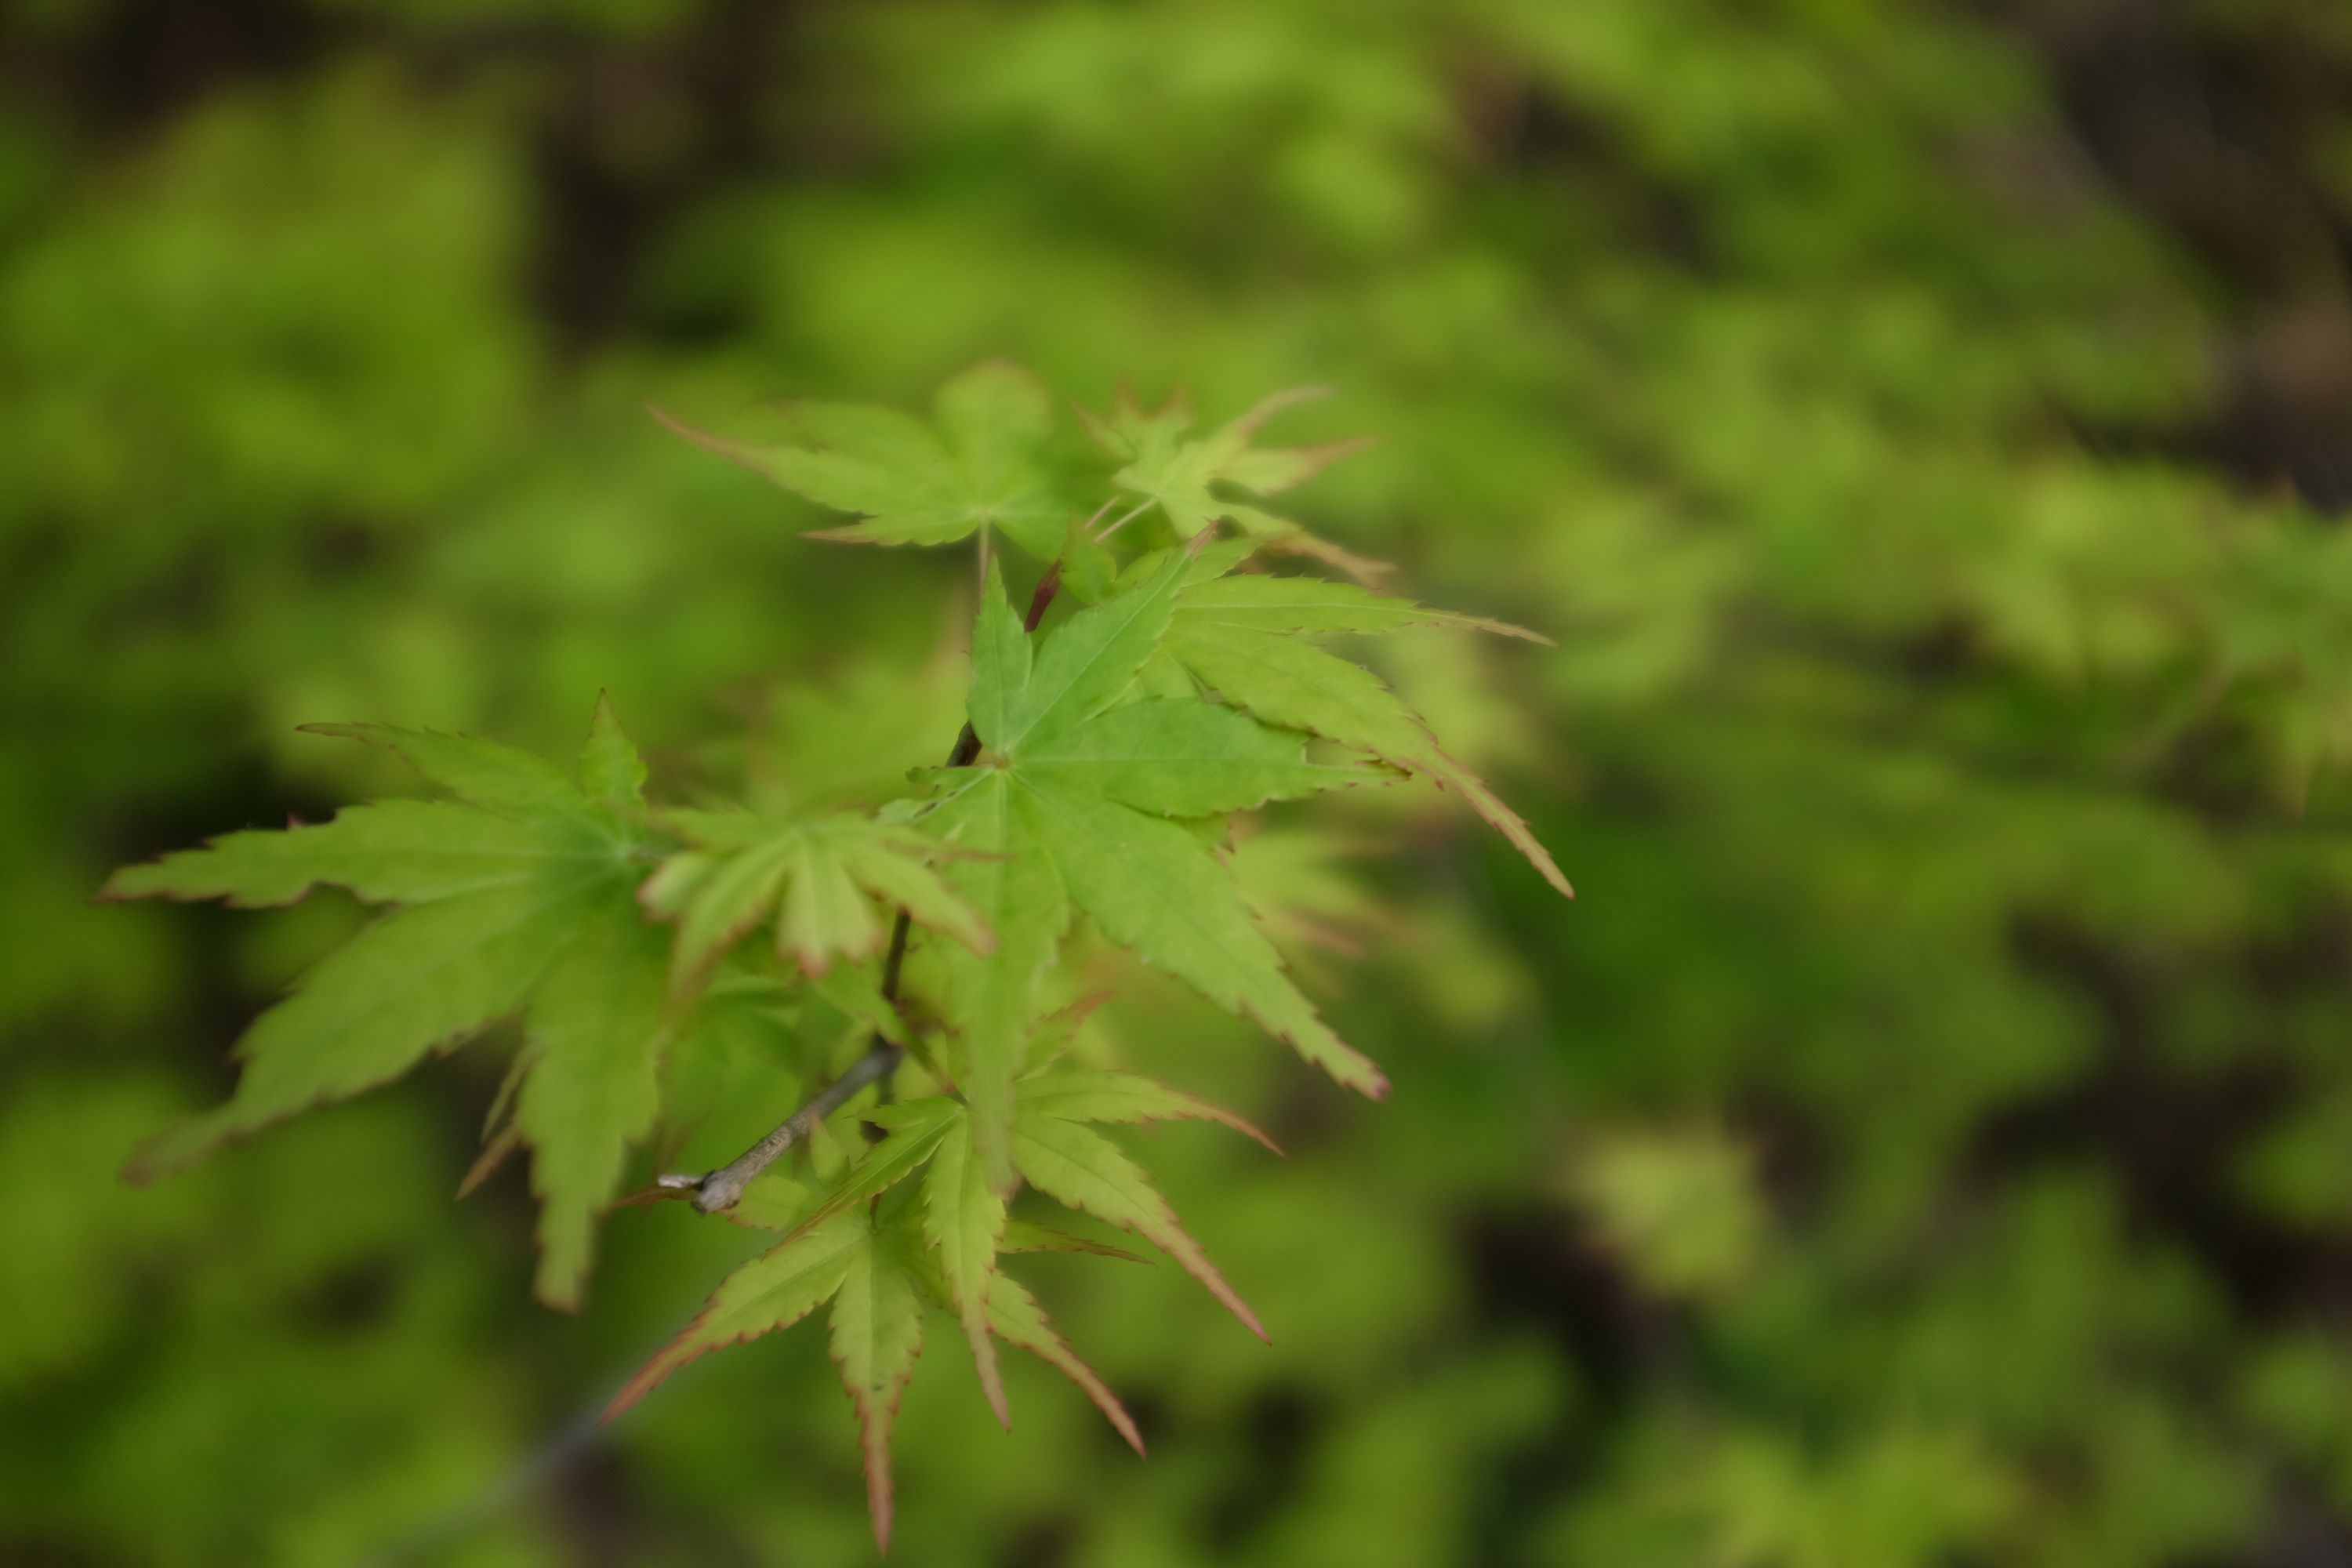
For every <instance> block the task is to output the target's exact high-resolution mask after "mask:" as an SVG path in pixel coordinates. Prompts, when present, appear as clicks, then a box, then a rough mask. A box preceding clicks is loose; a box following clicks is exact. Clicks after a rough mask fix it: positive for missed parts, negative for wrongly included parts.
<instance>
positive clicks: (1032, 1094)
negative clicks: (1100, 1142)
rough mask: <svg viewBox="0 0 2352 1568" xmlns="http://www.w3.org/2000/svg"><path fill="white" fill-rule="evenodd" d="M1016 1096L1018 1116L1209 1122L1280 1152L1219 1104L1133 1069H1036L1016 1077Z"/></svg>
mask: <svg viewBox="0 0 2352 1568" xmlns="http://www.w3.org/2000/svg"><path fill="white" fill-rule="evenodd" d="M1020 1095H1021V1110H1022V1111H1023V1113H1024V1115H1025V1114H1028V1113H1031V1112H1034V1113H1035V1114H1037V1115H1040V1116H1058V1117H1060V1118H1061V1119H1062V1120H1063V1121H1121V1122H1138V1121H1213V1122H1216V1123H1217V1124H1218V1125H1220V1126H1223V1127H1230V1128H1232V1129H1233V1130H1234V1131H1236V1132H1239V1133H1241V1134H1242V1135H1243V1136H1244V1137H1248V1138H1255V1139H1256V1140H1257V1141H1258V1142H1260V1143H1263V1144H1265V1147H1266V1148H1267V1149H1268V1150H1269V1151H1271V1152H1274V1153H1276V1154H1279V1153H1281V1152H1282V1150H1281V1149H1280V1147H1278V1146H1277V1145H1276V1142H1275V1141H1274V1140H1273V1139H1271V1138H1269V1137H1267V1136H1266V1135H1265V1133H1263V1132H1261V1131H1258V1130H1257V1128H1256V1127H1255V1126H1254V1125H1252V1124H1251V1123H1250V1122H1248V1121H1244V1120H1243V1119H1242V1118H1241V1117H1239V1116H1236V1115H1234V1113H1233V1112H1232V1111H1230V1110H1226V1109H1225V1108H1224V1107H1223V1106H1221V1105H1212V1104H1210V1103H1209V1102H1208V1101H1207V1100H1196V1099H1194V1098H1193V1097H1192V1096H1191V1095H1189V1094H1186V1093H1184V1092H1182V1091H1181V1090H1180V1089H1170V1088H1169V1087H1168V1086H1167V1085H1165V1084H1162V1083H1155V1082H1153V1081H1152V1080H1151V1079H1148V1078H1139V1077H1137V1076H1136V1075H1135V1074H1133V1073H1126V1072H1083V1071H1073V1070H1064V1071H1060V1072H1049V1073H1041V1074H1039V1075H1038V1076H1036V1077H1034V1078H1028V1079H1022V1080H1021V1087H1020Z"/></svg>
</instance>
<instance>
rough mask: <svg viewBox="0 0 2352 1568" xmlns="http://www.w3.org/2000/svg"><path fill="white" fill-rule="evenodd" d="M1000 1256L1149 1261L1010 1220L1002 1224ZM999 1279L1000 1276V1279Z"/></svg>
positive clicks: (1030, 1222) (1026, 1221)
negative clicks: (1021, 1254)
mask: <svg viewBox="0 0 2352 1568" xmlns="http://www.w3.org/2000/svg"><path fill="white" fill-rule="evenodd" d="M996 1250H997V1251H999V1252H1079V1253H1085V1254H1087V1255H1088V1256H1089V1257H1094V1258H1119V1259H1121V1260H1122V1261H1124V1262H1128V1263H1145V1262H1149V1261H1150V1259H1148V1258H1144V1257H1142V1256H1141V1255H1139V1254H1138V1253H1133V1252H1129V1251H1128V1250H1127V1249H1126V1248H1124V1247H1112V1246H1110V1245H1109V1244H1108V1243H1107V1242H1100V1241H1090V1240H1088V1239H1087V1237H1083V1236H1072V1235H1071V1234H1070V1233H1069V1232H1068V1231H1066V1230H1056V1229H1055V1227H1054V1226H1050V1225H1039V1224H1038V1223H1037V1222H1036V1221H1035V1220H1029V1219H1009V1220H1006V1221H1005V1222H1004V1239H1003V1241H1002V1242H1001V1243H1000V1244H999V1245H998V1247H997V1248H996ZM999 1277H1000V1278H1002V1276H999Z"/></svg>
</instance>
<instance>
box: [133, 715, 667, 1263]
mask: <svg viewBox="0 0 2352 1568" xmlns="http://www.w3.org/2000/svg"><path fill="white" fill-rule="evenodd" d="M311 728H313V729H315V730H317V731H319V732H320V733H325V734H334V735H343V736H349V737H352V738H355V739H359V740H363V741H368V742H373V743H375V744H378V745H383V746H386V747H389V748H391V749H392V750H394V751H395V752H399V753H400V754H401V755H402V756H403V757H404V758H405V759H406V760H407V761H408V762H409V763H410V764H411V765H413V766H414V767H415V768H416V770H417V771H418V772H419V773H423V774H424V775H425V777H426V778H427V779H429V780H431V781H432V782H433V783H435V784H439V785H440V786H441V787H443V788H444V789H446V790H447V791H448V792H449V793H450V794H451V795H454V796H456V797H457V798H456V799H455V800H453V801H441V802H420V801H391V802H385V803H383V804H381V805H362V806H353V807H351V808H348V809H346V810H344V811H343V812H341V813H340V814H339V815H338V816H336V817H335V819H334V820H333V821H331V822H329V823H325V824H322V825H320V826H316V827H301V826H298V827H293V828H289V829H287V830H285V831H283V832H247V833H232V834H228V835H226V836H225V837H220V838H216V839H214V840H213V841H212V842H211V843H210V844H208V845H206V846H205V847H203V848H200V849H194V850H186V851H183V852H181V853H178V854H174V855H170V856H166V857H164V858H163V859H161V860H159V861H156V862H154V863H152V864H151V865H145V866H133V867H129V868H125V869H123V870H121V871H119V872H117V873H116V874H115V875H114V877H113V878H112V879H110V881H109V882H108V883H107V885H106V888H105V889H104V892H103V894H102V895H101V896H103V897H107V898H116V899H128V898H151V897H172V898H182V899H209V898H217V899H223V900H227V901H228V902H230V903H233V904H237V905H240V906H246V907H254V906H259V905H267V904H279V903H287V902H290V901H292V900H296V899H299V898H300V897H301V896H302V895H303V893H304V892H305V891H306V890H308V889H310V887H312V886H314V885H316V884H320V883H330V884H333V885H335V886H339V887H342V888H346V889H350V890H351V891H352V893H354V894H356V895H358V896H359V897H360V898H361V899H362V900H367V901H369V902H373V903H388V904H392V905H394V906H396V907H395V908H394V909H393V910H391V911H390V912H389V913H386V914H385V915H383V916H382V917H381V918H380V919H378V920H377V921H375V922H374V923H373V924H371V925H369V926H368V927H367V928H366V929H364V930H363V931H361V932H360V933H359V935H357V936H356V937H354V938H352V940H351V941H350V942H347V943H345V944H344V945H343V946H342V947H341V948H340V949H338V950H337V951H336V952H332V953H331V954H329V955H328V956H327V957H326V958H324V959H322V960H321V961H320V963H318V964H316V965H315V966H314V967H313V968H311V969H310V972H309V973H306V974H304V975H303V976H302V977H301V979H300V980H299V982H298V983H297V984H296V985H295V988H294V990H293V991H292V993H291V994H289V996H287V997H286V999H285V1000H283V1001H281V1002H279V1003H278V1005H275V1006H273V1007H271V1008H270V1009H269V1010H268V1012H266V1013H264V1014H263V1015H262V1016H260V1018H258V1019H257V1020H256V1022H255V1023H254V1025H253V1026H252V1027H251V1028H250V1029H248V1030H247V1033H246V1035H245V1037H244V1038H243V1039H241V1040H240V1041H238V1043H237V1055H238V1057H239V1058H241V1060H242V1062H243V1065H244V1070H243V1072H242V1074H241V1075H240V1077H239V1078H238V1080H237V1086H236V1093H235V1095H234V1096H232V1097H231V1099H230V1100H229V1101H228V1102H227V1103H226V1105H223V1106H221V1107H219V1108H218V1109H216V1110H212V1111H208V1112H206V1113H205V1114H203V1115H200V1116H197V1117H195V1118H194V1119H192V1120H190V1121H186V1122H184V1123H182V1124H181V1125H180V1126H178V1127H176V1128H173V1129H172V1130H171V1131H167V1132H165V1133H164V1134H163V1135H162V1136H161V1137H159V1138H157V1139H156V1140H154V1141H153V1142H151V1143H149V1144H148V1145H147V1146H146V1147H145V1148H144V1149H143V1150H142V1151H141V1152H140V1153H139V1155H138V1156H137V1157H136V1159H135V1160H134V1161H133V1163H132V1167H131V1174H132V1175H133V1177H134V1178H135V1179H141V1180H144V1179H147V1178H150V1177H152V1176H154V1175H158V1174H161V1173H165V1172H168V1171H172V1170H175V1169H177V1168H179V1167H181V1166H184V1165H186V1164H188V1163H191V1162H193V1161H194V1160H196V1159H198V1158H200V1157H201V1156H203V1155H204V1154H205V1153H207V1152H210V1151H211V1150H213V1149H214V1148H215V1147H217V1146H218V1145H219V1144H221V1143H222V1142H226V1141H227V1140H230V1139H233V1138H238V1137H242V1136H245V1135H246V1134H247V1133H250V1132H254V1131H258V1130H259V1129H261V1128H263V1127H267V1126H268V1125H269V1124H271V1123H272V1122H276V1121H281V1120H283V1119H284V1118H286V1117H289V1116H291V1115H293V1114H295V1113H296V1112H298V1111H301V1110H308V1109H310V1107H312V1106H316V1105H320V1104H324V1103H327V1102H329V1101H332V1100H342V1099H346V1098H348V1097H350V1096H352V1095H354V1094H358V1093H360V1092H362V1090H365V1089H373V1088H374V1087H376V1086H377V1085H379V1084H383V1083H385V1082H388V1081H390V1080H391V1079H394V1078H397V1077H398V1076H400V1075H401V1074H402V1073H404V1072H406V1071H407V1070H408V1069H409V1068H412V1067H415V1065H416V1064H417V1063H418V1062H420V1061H422V1060H424V1059H425V1058H427V1057H429V1056H432V1055H434V1054H436V1052H441V1051H446V1050H448V1049H451V1048H452V1047H456V1046H457V1045H458V1044H460V1043H461V1042H463V1041H464V1040H465V1039H467V1037H471V1036H472V1035H474V1034H477V1033H478V1032H479V1031H480V1030H481V1029H483V1028H484V1027H486V1026H488V1025H490V1024H492V1023H495V1022H497V1021H499V1019H502V1018H506V1017H509V1016H516V1015H520V1016H521V1017H522V1020H523V1030H524V1038H523V1046H522V1055H521V1058H520V1063H519V1064H518V1071H519V1077H518V1078H517V1079H515V1080H514V1082H515V1086H516V1087H515V1089H514V1100H513V1106H514V1123H513V1126H514V1131H515V1132H516V1133H518V1134H519V1135H520V1139H521V1140H522V1141H523V1142H526V1143H528V1144H529V1145H530V1148H531V1150H532V1153H533V1159H532V1172H531V1176H532V1186H533V1188H534V1189H535V1190H536V1191H537V1193H538V1194H539V1197H540V1201H541V1209H540V1222H539V1241H540V1248H541V1258H540V1266H539V1272H538V1279H537V1289H538V1291H539V1294H540V1296H541V1299H543V1300H547V1301H548V1302H550V1303H551V1304H552V1305H557V1306H563V1307H570V1306H572V1305H575V1304H576V1303H577V1301H578V1300H579V1294H580V1289H581V1284H582V1281H583V1279H584V1278H585V1276H586V1273H587V1269H588V1265H589V1261H590V1254H591V1250H592V1245H593V1229H594V1224H595V1217H596V1215H597V1213H598V1211H599V1210H600V1209H601V1208H602V1207H603V1206H604V1204H606V1203H607V1202H608V1201H609V1200H610V1199H611V1198H612V1197H613V1195H614V1193H615V1192H616V1191H617V1189H618V1186H619V1182H620V1177H621V1173H622V1166H623V1163H624V1162H625V1157H626V1154H627V1152H628V1150H629V1148H630V1147H631V1146H632V1145H634V1144H635V1143H636V1142H640V1141H641V1140H642V1139H643V1138H644V1137H645V1136H646V1133H647V1132H648V1131H650V1130H651V1127H652V1124H653V1120H654V1114H655V1107H656V1100H657V1098H658V1081H657V1075H658V1068H659V1065H660V1058H661V1054H662V1049H663V1046H664V1044H665V1039H666V1036H667V1018H666V1016H665V1012H664V1009H663V1006H662V994H663V984H662V974H663V960H664V954H663V942H662V939H661V934H660V932H659V931H657V930H656V929H655V928H653V927H652V926H650V925H648V924H647V923H646V920H645V919H644V916H643V913H642V911H640V910H638V909H637V908H636V907H635V885H636V883H637V882H638V881H639V880H640V879H642V877H643V874H644V870H645V866H646V853H645V842H646V841H645V836H644V833H643V831H642V830H641V829H640V828H639V827H638V826H636V818H637V816H638V815H639V806H640V795H639V792H640V790H641V788H642V785H643V781H644V776H645V773H644V767H643V764H642V763H640V762H639V761H638V760H637V756H636V752H635V748H634V747H632V746H631V745H630V744H629V742H628V740H627V738H626V737H625V735H624V734H623V733H622V731H621V728H620V725H619V724H618V722H617V721H615V720H614V717H613V711H612V708H611V705H610V704H609V703H607V702H604V701H602V700H600V701H599V703H598V705H597V709H596V715H595V719H594V721H593V724H592V725H591V728H590V733H589V740H588V744H587V748H586V750H585V751H584V752H583V755H582V758H581V762H580V767H579V770H578V773H577V776H576V777H575V776H572V775H567V774H566V773H563V772H562V771H561V770H559V769H557V768H555V767H552V766H551V765H550V764H549V763H545V762H543V761H541V759H539V758H537V757H533V756H530V755H529V754H527V753H525V752H518V751H515V750H513V749H511V748H509V747H506V746H501V745H499V744H496V743H495V742H488V741H479V740H473V739H469V738H467V737H464V736H457V735H444V734H435V733H431V732H426V731H413V730H401V729H394V728H392V727H389V726H384V725H374V724H352V725H319V726H312V727H311Z"/></svg>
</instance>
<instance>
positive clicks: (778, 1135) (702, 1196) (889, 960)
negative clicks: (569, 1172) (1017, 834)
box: [652, 561, 1062, 1214]
mask: <svg viewBox="0 0 2352 1568" xmlns="http://www.w3.org/2000/svg"><path fill="white" fill-rule="evenodd" d="M1061 586H1062V563H1060V562H1058V561H1056V562H1055V563H1053V564H1052V565H1051V566H1048V567H1046V568H1045V575H1044V576H1043V577H1040V578H1039V579H1038V580H1037V591H1036V592H1035V593H1034V594H1033V595H1030V597H1029V614H1028V616H1026V618H1024V621H1023V622H1022V630H1024V631H1025V632H1034V631H1035V630H1036V629H1037V623H1038V622H1040V621H1042V620H1044V619H1045V611H1046V610H1047V609H1048V608H1049V607H1050V606H1051V605H1053V603H1054V595H1055V594H1057V593H1059V592H1060V591H1061ZM978 755H980V734H979V732H978V731H975V730H974V729H973V728H972V727H971V724H970V723H969V722H966V723H965V725H964V727H963V732H962V733H961V734H960V735H958V736H957V737H956V743H955V750H953V751H951V752H949V753H948V764H947V765H948V766H950V767H951V768H961V767H968V766H970V765H971V760H972V759H973V758H974V757H977V756H978ZM909 923H910V922H909V921H908V914H907V911H906V910H899V911H898V919H897V920H895V921H891V922H890V952H889V955H888V956H887V957H886V958H885V959H883V961H882V999H883V1000H884V1001H886V1002H890V1003H896V1002H897V1001H898V975H899V972H900V971H901V970H903V969H904V968H905V967H906V963H907V934H908V926H909ZM906 1054H907V1053H906V1051H905V1050H904V1049H903V1048H902V1047H899V1046H898V1045H896V1044H894V1043H893V1042H891V1041H890V1040H887V1039H885V1038H884V1037H882V1036H881V1035H880V1034H878V1033H877V1035H875V1037H873V1039H872V1040H871V1041H869V1042H868V1043H867V1045H866V1054H865V1055H864V1056H862V1057H860V1058H857V1059H856V1061H854V1062H852V1063H851V1064H850V1065H849V1070H848V1071H847V1072H845V1073H843V1074H842V1075H841V1076H840V1077H839V1078H837V1079H834V1080H833V1081H832V1082H831V1083H829V1084H827V1085H825V1086H824V1088H823V1089H819V1090H818V1091H817V1093H816V1095H815V1097H814V1099H812V1100H810V1101H809V1102H808V1103H807V1104H806V1105H803V1106H802V1107H801V1108H800V1109H799V1110H795V1111H793V1113H792V1115H790V1116H788V1117H786V1118H785V1119H784V1120H783V1121H782V1122H780V1123H778V1124H777V1126H776V1128H775V1129H774V1130H773V1131H771V1132H770V1133H769V1134H768V1135H767V1136H766V1137H764V1138H762V1139H761V1140H760V1141H759V1142H757V1143H754V1144H752V1145H751V1147H750V1148H749V1149H746V1150H744V1151H743V1152H741V1153H740V1154H738V1155H737V1156H736V1157H735V1158H734V1159H733V1160H731V1161H730V1162H729V1163H726V1164H724V1165H721V1166H720V1167H719V1169H717V1170H715V1171H712V1172H710V1173H708V1174H706V1175H700V1176H696V1175H689V1174H687V1173H683V1172H673V1173H669V1174H667V1175H660V1176H656V1177H655V1178H654V1184H653V1189H652V1195H654V1196H656V1197H665V1198H688V1199H691V1200H692V1201H693V1204H694V1206H695V1207H696V1208H697V1209H698V1210H699V1211H701V1212H702V1213H704V1214H718V1213H719V1212H721V1211H722V1210H725V1209H730V1208H732V1207H734V1206H735V1200H736V1199H738V1198H740V1197H741V1196H742V1195H743V1189H744V1188H745V1187H748V1186H750V1185H751V1180H752V1178H753V1177H755V1176H757V1175H758V1174H759V1173H761V1172H762V1171H764V1170H766V1169H767V1168H768V1167H769V1166H771V1165H772V1164H774V1163H776V1162H777V1161H778V1160H780V1159H782V1157H783V1154H784V1152H785V1151H786V1150H788V1149H790V1148H791V1147H792V1146H793V1144H795V1143H798V1142H802V1141H803V1139H805V1138H807V1137H808V1135H809V1134H810V1133H812V1132H814V1131H816V1129H817V1125H818V1124H819V1123H820V1122H822V1121H824V1119H825V1118H826V1117H828V1116H830V1115H832V1114H833V1113H834V1112H835V1111H836V1110H840V1109H841V1108H842V1107H843V1106H844V1105H845V1104H847V1103H848V1101H849V1100H850V1097H851V1096H853V1095H855V1094H856V1093H857V1091H858V1090H859V1089H864V1088H866V1086H867V1085H868V1084H871V1083H876V1082H878V1081H881V1080H882V1079H887V1077H888V1076H889V1075H890V1073H891V1071H892V1070H893V1069H894V1068H897V1067H898V1063H899V1061H900V1060H901V1059H902V1058H904V1057H905V1056H906Z"/></svg>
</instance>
